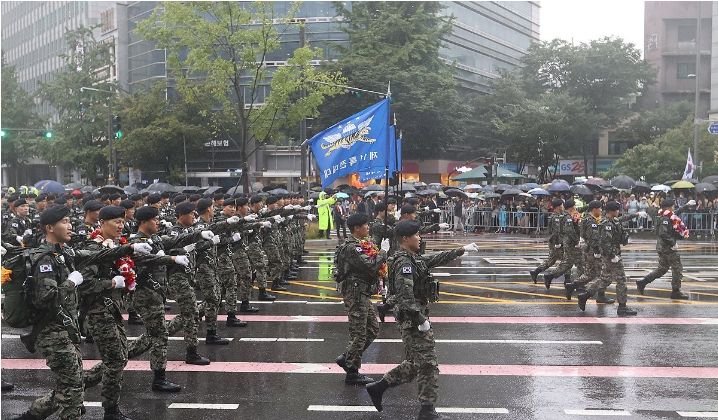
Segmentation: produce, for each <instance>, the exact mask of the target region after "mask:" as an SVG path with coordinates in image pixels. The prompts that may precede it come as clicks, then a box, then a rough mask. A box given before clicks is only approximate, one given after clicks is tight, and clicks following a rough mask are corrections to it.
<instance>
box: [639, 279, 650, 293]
mask: <svg viewBox="0 0 718 420" xmlns="http://www.w3.org/2000/svg"><path fill="white" fill-rule="evenodd" d="M648 283H650V282H649V281H648V280H647V279H646V278H645V277H644V278H642V279H641V280H636V289H637V290H638V294H639V295H642V294H643V292H644V291H645V290H646V286H647V285H648Z"/></svg>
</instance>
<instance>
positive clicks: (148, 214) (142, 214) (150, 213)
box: [135, 206, 160, 222]
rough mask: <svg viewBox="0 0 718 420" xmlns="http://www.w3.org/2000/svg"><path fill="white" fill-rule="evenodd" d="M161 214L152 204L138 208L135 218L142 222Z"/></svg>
mask: <svg viewBox="0 0 718 420" xmlns="http://www.w3.org/2000/svg"><path fill="white" fill-rule="evenodd" d="M159 214H160V212H159V210H157V209H156V208H154V207H152V206H144V207H140V208H139V209H137V211H136V212H135V219H136V220H137V221H138V222H142V221H145V220H151V219H154V218H155V217H157V216H158V215H159Z"/></svg>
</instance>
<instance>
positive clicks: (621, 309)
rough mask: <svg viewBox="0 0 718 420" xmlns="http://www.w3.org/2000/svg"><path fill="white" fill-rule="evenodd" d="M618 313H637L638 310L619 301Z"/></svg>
mask: <svg viewBox="0 0 718 420" xmlns="http://www.w3.org/2000/svg"><path fill="white" fill-rule="evenodd" d="M616 313H617V314H618V315H637V314H638V312H637V311H636V310H635V309H632V308H629V307H628V306H626V304H625V303H619V304H618V311H616Z"/></svg>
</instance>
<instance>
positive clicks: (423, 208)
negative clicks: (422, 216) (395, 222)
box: [421, 207, 429, 211]
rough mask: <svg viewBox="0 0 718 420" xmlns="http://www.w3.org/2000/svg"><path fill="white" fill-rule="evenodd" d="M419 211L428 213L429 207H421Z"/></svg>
mask: <svg viewBox="0 0 718 420" xmlns="http://www.w3.org/2000/svg"><path fill="white" fill-rule="evenodd" d="M421 211H429V207H422V208H421Z"/></svg>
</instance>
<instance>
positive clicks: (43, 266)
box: [40, 264, 52, 273]
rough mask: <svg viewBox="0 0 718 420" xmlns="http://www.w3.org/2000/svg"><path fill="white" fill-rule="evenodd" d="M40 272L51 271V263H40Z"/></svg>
mask: <svg viewBox="0 0 718 420" xmlns="http://www.w3.org/2000/svg"><path fill="white" fill-rule="evenodd" d="M40 272H41V273H52V264H40Z"/></svg>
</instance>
